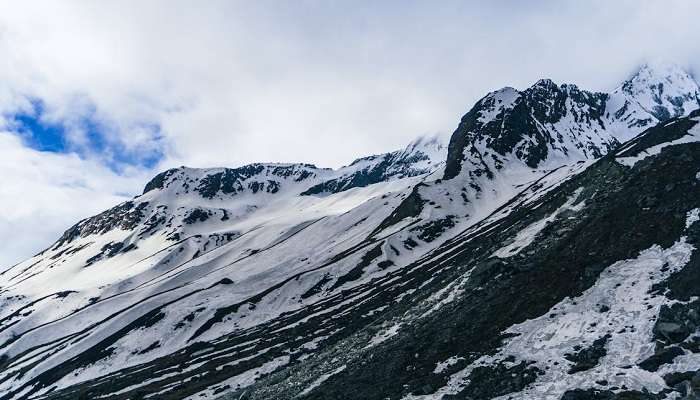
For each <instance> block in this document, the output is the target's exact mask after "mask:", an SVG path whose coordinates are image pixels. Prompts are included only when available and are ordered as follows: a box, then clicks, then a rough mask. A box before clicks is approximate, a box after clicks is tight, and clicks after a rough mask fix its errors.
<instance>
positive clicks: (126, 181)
mask: <svg viewBox="0 0 700 400" xmlns="http://www.w3.org/2000/svg"><path fill="white" fill-rule="evenodd" d="M0 171H2V182H1V183H0V210H2V211H0V270H2V269H4V267H8V266H10V265H11V264H13V263H15V262H18V261H20V260H21V259H22V258H25V257H27V256H29V255H31V254H34V253H37V252H39V251H41V250H43V249H44V248H45V247H47V246H48V245H49V244H50V243H52V242H53V241H55V240H56V239H58V235H60V233H61V232H63V231H64V230H66V229H67V228H68V227H70V226H71V225H73V224H74V223H76V222H77V221H78V220H80V219H82V218H85V217H88V216H90V215H93V214H95V213H97V212H99V211H102V210H104V209H106V208H109V207H111V206H113V205H115V204H117V203H119V202H121V201H124V200H127V199H128V198H129V197H130V196H129V195H128V194H129V193H133V192H134V191H135V190H138V188H139V187H140V186H141V185H142V184H143V181H144V179H145V178H146V176H145V175H143V173H139V172H138V171H129V172H126V173H125V175H123V176H119V175H116V174H115V173H114V172H112V171H111V170H109V169H108V168H106V167H104V166H102V165H101V164H99V163H97V162H94V161H86V160H83V159H81V158H79V157H77V156H76V155H67V154H55V153H46V152H39V151H36V150H32V149H29V148H27V147H25V146H24V145H23V144H22V143H21V142H20V140H19V139H18V137H17V136H16V135H14V134H12V133H9V132H0Z"/></svg>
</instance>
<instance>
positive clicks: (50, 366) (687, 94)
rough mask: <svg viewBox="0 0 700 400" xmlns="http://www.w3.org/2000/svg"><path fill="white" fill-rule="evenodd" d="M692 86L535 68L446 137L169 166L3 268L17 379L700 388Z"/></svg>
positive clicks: (421, 387) (457, 389)
mask: <svg viewBox="0 0 700 400" xmlns="http://www.w3.org/2000/svg"><path fill="white" fill-rule="evenodd" d="M699 93H700V90H699V89H698V85H697V83H695V81H694V80H693V79H692V77H690V75H688V74H687V73H685V72H684V71H682V70H681V69H679V68H677V67H669V66H662V67H650V66H644V67H643V68H642V69H641V70H640V71H639V72H638V73H637V74H636V75H634V76H633V77H632V78H630V79H629V80H628V81H626V82H624V83H623V84H622V85H621V86H620V88H618V89H616V90H614V91H613V92H611V93H609V94H608V93H594V92H588V91H585V90H582V89H579V88H577V87H576V86H574V85H556V84H554V83H553V82H552V81H549V80H541V81H538V82H537V83H536V84H535V85H533V86H532V87H531V88H528V89H526V90H524V91H518V90H515V89H512V88H504V89H501V90H499V91H496V92H493V93H490V94H488V95H487V96H485V97H484V98H483V99H481V100H479V102H477V104H476V105H475V106H474V107H473V108H472V109H471V110H470V111H469V112H468V113H467V114H466V115H465V116H464V117H463V118H462V120H461V122H460V124H459V126H458V128H457V130H456V131H455V133H454V134H453V135H452V137H451V139H450V142H449V145H445V144H443V143H441V142H440V140H439V139H420V140H417V141H415V142H414V143H412V144H410V145H409V146H408V147H407V148H406V149H404V150H401V151H397V152H393V153H387V154H383V155H379V156H372V157H365V158H362V159H359V160H357V161H356V162H354V163H352V164H351V165H349V166H347V167H343V168H341V169H339V170H329V169H322V168H317V167H315V166H313V165H304V164H252V165H248V166H244V167H240V168H233V169H230V168H218V169H191V168H184V167H183V168H178V169H173V170H169V171H166V172H163V173H161V174H159V175H158V176H156V177H155V178H154V179H153V180H152V181H151V182H149V183H148V184H147V185H146V187H145V190H144V193H143V194H142V195H140V196H137V197H135V198H134V199H133V200H132V201H129V202H126V203H123V204H120V205H118V206H116V207H114V208H112V209H110V210H107V211H105V212H104V213H102V214H99V215H97V216H95V217H91V218H88V219H86V220H84V221H80V222H79V223H77V224H76V225H75V226H73V227H72V228H70V229H69V230H67V231H66V233H65V234H64V235H63V236H62V237H61V238H59V240H58V241H57V242H56V243H54V244H53V245H52V246H51V247H50V248H48V249H47V250H45V251H44V252H42V253H40V254H38V255H37V256H35V257H33V258H31V259H29V260H27V261H25V262H23V263H20V264H18V265H15V266H13V267H11V268H9V269H6V270H4V271H3V272H2V273H1V274H0V296H2V297H0V399H30V398H31V399H35V398H36V399H76V398H84V399H95V398H110V399H146V398H148V399H183V398H189V399H209V398H216V397H222V398H231V399H292V398H308V399H385V398H391V399H402V398H403V399H439V398H444V399H450V398H454V399H489V398H498V397H502V398H514V399H515V398H522V399H533V398H542V399H550V398H551V399H559V398H564V399H618V398H619V399H634V398H639V399H662V398H682V397H683V396H692V395H695V394H696V393H698V390H699V389H698V386H699V384H698V381H700V374H697V371H698V370H700V354H698V352H700V347H698V346H699V345H700V334H699V333H698V328H699V327H700V317H699V315H700V310H699V309H698V307H700V302H698V300H697V299H698V296H699V295H700V293H696V292H698V287H700V285H699V283H700V280H698V278H699V276H698V274H700V263H699V262H698V256H697V252H696V247H697V242H698V240H699V239H700V236H699V234H700V224H698V223H696V222H697V221H698V220H699V219H700V211H699V210H700V127H699V126H697V124H698V121H699V120H700V111H695V110H697V109H698V108H699V103H698V98H699ZM696 374H697V377H696Z"/></svg>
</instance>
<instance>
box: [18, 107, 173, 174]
mask: <svg viewBox="0 0 700 400" xmlns="http://www.w3.org/2000/svg"><path fill="white" fill-rule="evenodd" d="M31 104H32V108H33V111H32V112H22V113H17V114H14V115H11V116H8V119H9V120H11V121H12V122H13V123H12V128H13V130H14V131H15V132H16V133H17V134H18V135H19V136H20V137H21V138H22V140H23V141H24V143H25V145H26V146H28V147H31V148H33V149H36V150H39V151H48V152H54V153H76V154H78V155H79V156H81V157H88V156H97V157H98V158H99V159H100V160H101V161H102V162H103V163H104V164H105V165H107V166H108V167H110V168H111V169H112V170H114V171H117V172H118V171H119V170H121V169H123V168H124V167H126V166H137V167H144V168H153V167H155V166H156V165H157V164H158V162H159V161H161V160H162V159H163V157H164V155H163V151H162V146H160V142H161V141H162V134H161V132H160V127H159V126H158V125H157V124H142V125H139V126H138V128H140V129H145V130H147V131H149V132H150V133H151V136H152V138H153V139H152V140H153V143H154V145H153V146H140V147H139V150H138V151H136V150H130V149H128V148H127V147H126V146H125V145H124V143H123V142H121V141H119V140H109V137H110V135H116V134H117V132H116V131H115V130H114V129H112V128H111V127H109V126H106V125H104V124H103V123H101V122H100V121H98V120H97V119H96V118H95V111H94V108H93V109H90V110H88V112H86V113H83V114H84V115H76V116H74V117H73V118H72V119H71V121H70V122H68V121H58V122H56V121H50V120H48V119H47V118H46V117H45V116H46V107H45V105H44V103H43V102H42V101H41V100H32V101H31ZM71 135H73V136H79V137H80V140H75V139H76V138H75V137H73V138H72V137H71ZM144 148H145V149H144Z"/></svg>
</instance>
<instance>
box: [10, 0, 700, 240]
mask: <svg viewBox="0 0 700 400" xmlns="http://www.w3.org/2000/svg"><path fill="white" fill-rule="evenodd" d="M485 3H488V4H485ZM699 12H700V3H697V2H688V1H682V0H679V1H664V2H639V1H636V0H635V1H631V0H625V1H617V2H609V1H592V2H576V1H558V0H557V1H536V2H521V1H506V2H464V1H458V2H450V1H443V2H439V3H435V2H413V1H401V2H374V1H367V2H363V1H348V2H320V1H296V2H275V1H267V0H262V1H248V2H236V1H234V2H231V1H213V0H212V1H207V2H191V1H174V0H169V1H164V0H163V1H147V2H143V1H113V2H90V1H62V2H56V1H43V2H42V1H22V2H2V3H0V54H2V61H0V114H6V113H7V112H11V111H13V110H18V109H23V108H26V107H27V106H28V105H27V98H28V97H29V98H38V99H41V100H42V101H43V102H44V104H45V105H46V107H47V112H48V114H47V115H46V116H45V117H46V118H48V119H52V120H55V121H64V122H68V123H69V122H70V121H71V120H72V119H74V118H76V114H79V113H80V112H85V110H84V108H83V106H84V105H85V103H84V102H87V103H88V105H89V106H90V107H94V110H92V109H91V111H90V112H92V111H94V115H92V117H94V118H97V119H98V120H99V121H100V122H101V123H102V124H104V125H105V126H107V127H109V130H108V131H107V140H109V141H112V142H114V143H119V144H120V145H122V146H124V147H125V148H127V149H131V150H132V151H134V152H135V153H139V152H144V151H145V150H148V149H154V148H158V149H160V150H162V151H163V152H164V154H165V158H164V160H163V162H162V163H161V165H159V166H158V169H162V168H165V167H170V166H174V165H180V164H186V165H190V166H199V167H204V166H218V165H228V166H235V165H239V164H242V163H247V162H253V161H299V162H314V163H317V164H319V165H322V166H339V165H342V164H345V163H348V162H350V161H351V160H352V159H354V158H355V157H358V156H361V155H366V154H370V153H377V152H382V151H387V150H391V149H394V148H398V147H401V146H402V145H404V144H405V143H407V142H408V141H409V140H411V139H412V138H414V137H415V136H417V135H421V134H426V133H449V132H451V131H452V130H453V129H454V128H455V127H456V125H457V122H458V120H459V117H460V116H461V115H462V114H463V113H465V112H466V111H467V110H468V108H469V107H470V106H471V104H473V102H474V101H475V100H477V99H478V98H479V97H481V96H482V95H484V94H485V93H486V92H487V91H489V90H494V89H497V88H499V87H502V86H505V85H511V86H515V87H525V86H529V85H530V84H531V83H533V82H534V81H535V80H537V79H538V78H541V77H543V76H547V77H551V78H553V79H555V80H556V81H560V82H565V81H568V82H575V83H578V84H579V85H580V86H582V87H585V88H591V89H596V90H606V89H609V88H611V86H614V85H615V84H616V83H618V82H619V81H620V80H622V79H623V78H624V76H625V74H627V73H629V72H631V71H632V69H633V68H634V67H635V65H636V64H637V63H638V62H639V61H641V60H642V59H643V58H646V57H650V56H654V57H657V56H658V57H664V58H669V59H672V60H674V61H678V62H680V63H687V64H689V65H691V66H697V65H700V64H699V62H700V51H699V50H700V42H698V41H697V40H696V38H698V37H700V26H699V25H698V24H697V23H696V21H695V20H696V19H697V18H696V16H697V15H698V14H699ZM81 104H82V106H81ZM81 110H82V111H81ZM78 116H79V115H78ZM151 124H155V125H158V126H160V127H161V132H160V134H161V135H162V138H161V139H160V140H157V141H156V140H155V139H154V134H153V132H152V131H151V130H148V129H144V126H145V125H151ZM69 125H70V124H69ZM0 126H2V121H1V120H0ZM70 134H71V138H72V140H73V141H74V145H79V143H80V140H81V137H80V131H79V130H72V131H71V132H70ZM17 146H19V145H17V144H16V143H15V151H19V150H22V149H21V148H20V147H17ZM24 150H25V151H27V152H28V153H30V154H33V153H31V151H29V150H26V149H24ZM6 151H8V150H6V149H5V148H0V158H3V157H5V152H6ZM34 156H36V158H37V159H42V160H43V159H47V160H50V161H45V163H46V165H53V164H54V163H58V164H60V165H62V166H63V168H64V169H63V171H64V172H65V173H66V176H71V175H74V176H80V175H81V172H80V168H83V166H82V165H83V164H82V163H87V161H79V160H73V161H71V162H67V161H65V160H68V159H69V157H68V156H66V158H65V159H63V158H61V157H58V160H64V161H60V162H59V161H56V160H57V159H55V158H53V156H49V155H47V154H38V155H36V154H34ZM98 156H104V155H94V157H98ZM18 162H24V161H18ZM36 162H37V163H38V164H42V165H43V163H44V161H42V162H40V161H36ZM92 163H95V161H92ZM27 165H29V164H27ZM27 165H25V166H24V167H25V169H29V167H27ZM94 165H95V166H97V164H94ZM3 168H8V166H3ZM71 168H76V170H75V171H72V172H71ZM20 169H21V168H20ZM48 169H51V168H48ZM1 172H2V173H4V172H5V171H1ZM25 173H26V172H25ZM98 178H100V179H105V180H106V181H109V180H115V179H116V180H119V179H120V178H119V177H118V176H117V175H114V174H111V173H110V172H109V171H108V170H105V171H103V172H101V173H100V174H98V175H96V176H95V180H93V181H91V182H93V183H92V185H93V186H91V189H90V190H93V192H92V193H97V192H98V191H100V190H106V192H107V193H106V194H105V197H104V198H103V200H104V206H106V205H107V204H108V203H110V201H111V200H110V199H112V200H117V199H116V198H110V197H109V196H112V195H111V194H109V192H110V190H109V189H106V187H108V186H109V185H106V186H100V185H102V184H99V183H98V182H97V179H98ZM13 182H14V185H15V186H14V187H13V188H9V189H8V187H7V184H4V187H3V189H2V190H3V192H0V204H11V202H12V199H9V200H8V199H7V198H6V197H8V196H10V195H9V194H7V193H9V192H8V191H20V192H26V193H30V192H32V191H35V192H42V191H44V190H45V191H48V193H55V194H53V196H58V197H60V196H62V195H61V194H59V193H61V192H62V191H63V190H65V191H66V192H65V193H69V194H70V193H72V194H75V193H79V192H80V190H79V189H76V188H69V189H62V186H56V185H54V184H53V182H51V181H46V182H44V183H46V186H41V185H40V183H41V182H42V181H38V182H31V181H30V179H29V177H25V178H21V175H19V176H18V179H15V180H14V181H13ZM141 183H143V182H141ZM39 186H41V187H39ZM127 186H129V185H127ZM140 186H141V185H132V186H130V187H132V188H136V187H140ZM28 188H32V189H31V190H30V189H28ZM132 190H134V189H132ZM81 193H82V192H81ZM112 193H113V192H112ZM41 201H42V202H43V201H44V200H41ZM8 202H9V203H8ZM34 207H35V208H33V212H35V213H38V212H41V213H44V216H43V217H42V218H41V219H43V221H44V222H37V218H33V217H32V216H31V215H30V214H25V215H26V219H25V220H23V221H22V222H21V223H22V224H27V226H31V225H34V226H36V225H44V226H54V227H56V228H54V231H56V232H58V230H59V229H58V228H57V227H58V226H61V228H60V229H64V228H65V227H67V226H68V225H70V224H71V223H72V222H74V221H73V219H74V217H75V216H77V215H78V214H81V213H83V211H84V210H88V209H87V208H85V209H81V208H77V207H76V208H73V209H71V206H70V204H63V205H60V206H57V205H56V204H54V203H51V202H47V203H41V202H40V203H37V204H35V205H34ZM100 207H103V205H100ZM71 210H73V211H71ZM75 210H78V211H75ZM90 210H97V207H92V208H90ZM91 212H92V211H91ZM49 215H52V216H53V217H50V216H49ZM81 215H82V214H81ZM4 218H7V217H4ZM13 221H15V222H11V221H10V220H8V219H5V220H2V221H0V222H1V223H2V224H1V225H0V236H3V237H8V236H9V235H10V234H9V233H8V232H12V231H13V230H14V229H15V228H14V227H15V226H18V224H20V222H19V221H20V220H19V219H17V218H15V219H14V220H13ZM10 224H14V225H10ZM40 229H44V228H43V227H40ZM49 230H50V229H48V228H47V229H46V230H45V231H46V232H48V231H49ZM48 236H50V235H49V234H48V233H47V234H46V237H48ZM21 240H25V239H21ZM26 240H30V241H31V239H26ZM40 240H43V241H46V239H44V238H42V239H38V238H37V242H38V241H40ZM12 241H13V242H14V243H18V245H17V247H18V248H19V247H22V246H25V245H24V244H19V243H20V242H21V241H20V240H12ZM21 243H24V242H21ZM26 246H27V248H34V247H33V243H31V244H27V245H26ZM2 249H3V248H0V250H2ZM17 253H18V254H19V253H21V251H19V250H18V251H17Z"/></svg>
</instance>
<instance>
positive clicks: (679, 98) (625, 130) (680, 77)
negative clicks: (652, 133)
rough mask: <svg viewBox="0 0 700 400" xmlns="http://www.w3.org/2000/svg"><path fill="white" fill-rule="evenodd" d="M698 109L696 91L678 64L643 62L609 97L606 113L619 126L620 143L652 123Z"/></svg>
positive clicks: (698, 89)
mask: <svg viewBox="0 0 700 400" xmlns="http://www.w3.org/2000/svg"><path fill="white" fill-rule="evenodd" d="M698 107H700V87H699V86H698V83H697V82H696V81H695V79H693V77H692V76H691V75H690V73H688V71H687V70H686V69H684V68H683V67H681V66H680V65H679V64H676V63H671V62H665V61H655V62H647V63H644V64H642V65H641V66H640V67H639V70H637V72H636V73H635V74H634V75H633V76H632V77H631V78H630V79H628V80H626V81H625V82H623V83H622V85H621V86H620V87H618V88H617V89H615V90H614V91H613V92H612V93H611V94H610V100H609V102H608V112H609V113H610V114H611V115H612V116H614V119H615V120H617V121H619V122H620V123H621V126H620V127H618V128H616V130H617V131H618V136H620V138H621V139H622V140H623V141H624V140H627V139H630V138H631V137H632V136H634V135H633V133H635V132H639V131H640V129H643V128H648V127H650V126H652V125H654V124H655V123H658V122H663V121H666V120H669V119H671V118H676V117H680V116H683V115H688V113H690V112H691V111H693V110H696V109H697V108H698Z"/></svg>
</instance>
